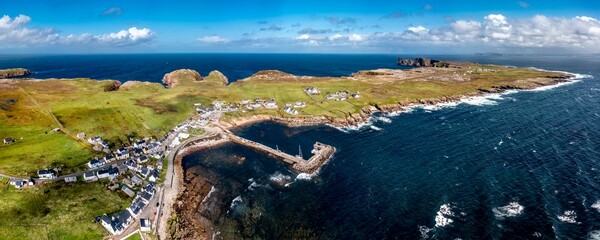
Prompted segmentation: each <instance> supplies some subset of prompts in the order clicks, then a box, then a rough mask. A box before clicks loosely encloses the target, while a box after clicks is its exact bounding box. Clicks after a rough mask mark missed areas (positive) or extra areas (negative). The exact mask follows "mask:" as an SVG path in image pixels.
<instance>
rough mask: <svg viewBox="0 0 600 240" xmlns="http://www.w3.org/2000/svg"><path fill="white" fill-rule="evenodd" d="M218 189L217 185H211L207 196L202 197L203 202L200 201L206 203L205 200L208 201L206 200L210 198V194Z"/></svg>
mask: <svg viewBox="0 0 600 240" xmlns="http://www.w3.org/2000/svg"><path fill="white" fill-rule="evenodd" d="M216 191H217V188H216V187H215V186H211V187H210V191H209V192H208V194H206V196H205V197H204V198H203V199H202V202H200V203H201V204H204V202H206V200H208V199H209V198H210V196H211V195H212V194H213V193H214V192H216Z"/></svg>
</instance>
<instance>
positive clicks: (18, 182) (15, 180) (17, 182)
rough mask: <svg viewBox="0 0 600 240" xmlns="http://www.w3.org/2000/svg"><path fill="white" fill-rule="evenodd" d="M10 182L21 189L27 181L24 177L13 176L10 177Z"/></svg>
mask: <svg viewBox="0 0 600 240" xmlns="http://www.w3.org/2000/svg"><path fill="white" fill-rule="evenodd" d="M9 183H10V185H13V186H15V188H17V189H21V188H23V187H24V186H25V184H26V183H27V181H26V180H23V179H18V178H12V179H10V181H9Z"/></svg>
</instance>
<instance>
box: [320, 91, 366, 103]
mask: <svg viewBox="0 0 600 240" xmlns="http://www.w3.org/2000/svg"><path fill="white" fill-rule="evenodd" d="M360 97H361V96H360V93H359V92H354V93H351V92H348V91H338V92H334V93H327V96H326V98H327V100H333V101H346V100H348V98H360Z"/></svg>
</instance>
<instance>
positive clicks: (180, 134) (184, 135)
mask: <svg viewBox="0 0 600 240" xmlns="http://www.w3.org/2000/svg"><path fill="white" fill-rule="evenodd" d="M177 136H178V137H179V138H180V139H186V138H189V137H190V134H189V133H184V132H182V133H179V134H178V135H177Z"/></svg>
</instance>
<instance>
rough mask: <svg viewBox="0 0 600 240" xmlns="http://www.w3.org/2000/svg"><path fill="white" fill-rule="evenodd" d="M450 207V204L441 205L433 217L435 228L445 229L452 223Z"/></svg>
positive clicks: (452, 214)
mask: <svg viewBox="0 0 600 240" xmlns="http://www.w3.org/2000/svg"><path fill="white" fill-rule="evenodd" d="M453 216H454V213H453V212H452V206H451V205H450V204H443V205H442V206H440V210H439V211H438V212H437V214H436V216H435V226H436V227H438V228H439V227H446V226H448V225H450V224H451V223H453V222H454V220H452V219H451V218H450V217H453Z"/></svg>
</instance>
